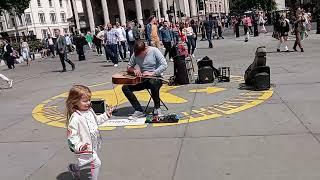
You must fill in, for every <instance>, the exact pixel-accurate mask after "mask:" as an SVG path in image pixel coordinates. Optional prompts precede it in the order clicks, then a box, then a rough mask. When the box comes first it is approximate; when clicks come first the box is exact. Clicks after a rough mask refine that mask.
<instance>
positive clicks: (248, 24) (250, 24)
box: [246, 16, 253, 34]
mask: <svg viewBox="0 0 320 180" xmlns="http://www.w3.org/2000/svg"><path fill="white" fill-rule="evenodd" d="M246 24H247V26H248V29H249V30H250V34H253V31H252V19H251V17H250V16H248V17H247V18H246Z"/></svg>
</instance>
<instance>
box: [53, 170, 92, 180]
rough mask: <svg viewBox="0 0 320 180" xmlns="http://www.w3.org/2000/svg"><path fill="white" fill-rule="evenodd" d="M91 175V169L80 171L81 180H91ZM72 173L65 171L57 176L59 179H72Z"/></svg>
mask: <svg viewBox="0 0 320 180" xmlns="http://www.w3.org/2000/svg"><path fill="white" fill-rule="evenodd" d="M90 176H91V171H90V169H84V170H81V171H80V179H81V180H89V179H91V178H90ZM72 179H74V178H73V177H72V174H71V173H70V172H63V173H61V174H59V175H58V176H57V180H72Z"/></svg>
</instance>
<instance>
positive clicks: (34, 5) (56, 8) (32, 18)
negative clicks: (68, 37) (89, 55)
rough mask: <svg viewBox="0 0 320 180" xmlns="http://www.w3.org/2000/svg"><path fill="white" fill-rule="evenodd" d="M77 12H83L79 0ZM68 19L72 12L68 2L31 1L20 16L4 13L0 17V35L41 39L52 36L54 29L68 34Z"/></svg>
mask: <svg viewBox="0 0 320 180" xmlns="http://www.w3.org/2000/svg"><path fill="white" fill-rule="evenodd" d="M77 11H78V12H80V13H81V12H83V9H82V4H81V0H77ZM70 17H72V10H71V5H70V1H69V0H31V1H30V5H29V8H27V9H26V10H25V11H24V14H23V15H21V16H14V15H10V14H9V13H6V12H4V13H2V15H0V34H2V35H4V33H6V34H7V35H9V36H14V35H15V34H16V33H18V34H17V35H18V36H24V35H36V38H38V39H41V38H44V37H47V36H48V34H50V33H51V34H53V32H54V30H55V29H60V31H61V32H63V33H68V32H69V25H70V24H69V22H68V18H70Z"/></svg>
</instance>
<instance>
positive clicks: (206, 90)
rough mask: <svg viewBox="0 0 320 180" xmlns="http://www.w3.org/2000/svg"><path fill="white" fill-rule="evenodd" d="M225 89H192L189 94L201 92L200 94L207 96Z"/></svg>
mask: <svg viewBox="0 0 320 180" xmlns="http://www.w3.org/2000/svg"><path fill="white" fill-rule="evenodd" d="M225 90H226V89H224V88H218V87H207V88H205V89H192V90H190V91H189V92H192V93H195V92H202V93H205V92H206V93H207V94H213V93H217V92H220V91H225Z"/></svg>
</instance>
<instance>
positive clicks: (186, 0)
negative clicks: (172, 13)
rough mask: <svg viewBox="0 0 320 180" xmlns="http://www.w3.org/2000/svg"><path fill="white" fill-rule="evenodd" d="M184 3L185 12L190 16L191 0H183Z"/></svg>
mask: <svg viewBox="0 0 320 180" xmlns="http://www.w3.org/2000/svg"><path fill="white" fill-rule="evenodd" d="M183 4H184V13H185V14H186V17H190V8H189V1H188V0H183Z"/></svg>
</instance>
